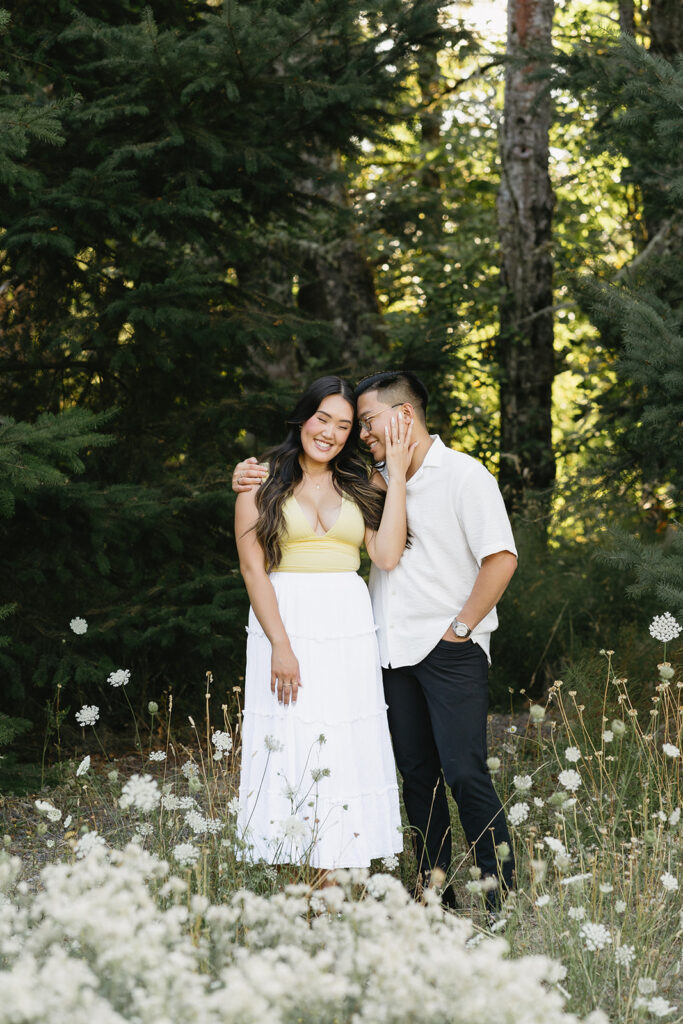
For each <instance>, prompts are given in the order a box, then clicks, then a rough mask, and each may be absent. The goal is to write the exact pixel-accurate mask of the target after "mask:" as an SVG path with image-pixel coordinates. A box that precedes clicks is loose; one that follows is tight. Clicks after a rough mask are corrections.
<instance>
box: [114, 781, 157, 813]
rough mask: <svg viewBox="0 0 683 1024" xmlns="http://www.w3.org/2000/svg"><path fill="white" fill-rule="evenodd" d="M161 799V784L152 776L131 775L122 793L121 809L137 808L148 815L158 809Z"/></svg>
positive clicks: (120, 798)
mask: <svg viewBox="0 0 683 1024" xmlns="http://www.w3.org/2000/svg"><path fill="white" fill-rule="evenodd" d="M160 799H161V793H160V792H159V784H158V783H157V781H156V779H153V778H152V776H151V775H131V777H130V779H129V780H128V782H127V783H126V784H125V786H124V787H123V790H122V791H121V796H120V797H119V807H123V808H124V809H125V808H127V807H136V808H137V810H139V811H142V812H143V813H147V812H148V811H153V810H154V808H155V807H158V805H159V801H160Z"/></svg>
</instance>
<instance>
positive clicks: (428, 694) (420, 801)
mask: <svg viewBox="0 0 683 1024" xmlns="http://www.w3.org/2000/svg"><path fill="white" fill-rule="evenodd" d="M383 674H384V695H385V699H386V702H387V705H388V709H389V710H388V716H389V729H390V731H391V739H392V743H393V747H394V755H395V757H396V763H397V765H398V769H399V771H400V773H401V775H402V776H403V800H404V803H405V806H406V811H407V814H408V820H409V822H410V824H411V826H412V828H413V830H414V834H415V842H416V853H417V859H418V865H419V866H420V870H421V871H423V872H424V871H427V870H430V869H431V868H433V867H440V868H442V869H443V870H444V871H448V869H449V867H450V863H451V826H450V815H449V811H448V802H447V799H446V790H445V788H444V779H445V782H446V785H447V786H449V787H450V789H451V791H452V793H453V797H454V799H455V802H456V804H457V806H458V813H459V814H460V821H461V824H462V827H463V831H464V833H465V836H466V838H467V842H468V843H469V844H470V847H471V848H472V850H473V852H474V857H475V862H476V864H477V865H478V866H479V867H480V868H481V871H482V874H484V875H495V876H497V874H498V863H497V860H496V855H495V847H496V846H497V845H498V844H499V843H501V842H506V843H508V844H509V846H510V850H512V843H511V842H510V834H509V832H508V827H507V823H506V821H505V814H504V812H503V808H502V805H501V802H500V800H499V798H498V795H497V793H496V791H495V789H494V788H493V782H492V781H491V776H490V774H489V770H488V768H487V766H486V716H487V712H488V662H487V659H486V655H485V654H484V651H483V650H482V649H481V647H480V646H479V644H475V643H473V642H472V641H471V640H467V641H465V642H464V643H449V642H448V641H447V640H440V641H439V643H438V644H437V645H436V647H435V648H434V650H433V651H430V653H429V654H428V655H427V657H426V658H425V659H424V660H423V661H421V662H419V664H417V665H409V666H404V667H402V668H388V669H383ZM513 871H514V862H513V860H512V853H511V854H510V858H509V859H508V860H506V861H505V862H504V863H503V864H502V876H503V881H504V883H505V885H506V886H507V887H508V888H510V887H511V886H512V876H513Z"/></svg>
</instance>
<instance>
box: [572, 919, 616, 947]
mask: <svg viewBox="0 0 683 1024" xmlns="http://www.w3.org/2000/svg"><path fill="white" fill-rule="evenodd" d="M579 935H580V936H581V938H582V939H583V945H584V948H585V949H588V950H590V951H591V952H592V953H597V952H598V951H599V950H601V949H604V948H605V946H609V945H610V943H611V942H612V936H611V935H610V933H609V929H608V928H605V926H604V924H594V923H593V922H592V921H586V923H585V924H582V925H581V928H580V930H579Z"/></svg>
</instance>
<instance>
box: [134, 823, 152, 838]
mask: <svg viewBox="0 0 683 1024" xmlns="http://www.w3.org/2000/svg"><path fill="white" fill-rule="evenodd" d="M135 834H136V835H137V836H140V838H141V839H149V837H150V836H153V835H154V829H153V828H152V826H151V825H150V823H149V822H148V821H141V822H140V823H139V824H138V825H137V826H136V828H135Z"/></svg>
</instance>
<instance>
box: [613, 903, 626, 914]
mask: <svg viewBox="0 0 683 1024" xmlns="http://www.w3.org/2000/svg"><path fill="white" fill-rule="evenodd" d="M614 909H615V911H616V912H617V914H624V913H626V900H615V901H614Z"/></svg>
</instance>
